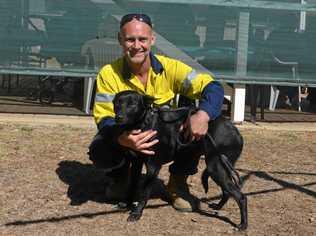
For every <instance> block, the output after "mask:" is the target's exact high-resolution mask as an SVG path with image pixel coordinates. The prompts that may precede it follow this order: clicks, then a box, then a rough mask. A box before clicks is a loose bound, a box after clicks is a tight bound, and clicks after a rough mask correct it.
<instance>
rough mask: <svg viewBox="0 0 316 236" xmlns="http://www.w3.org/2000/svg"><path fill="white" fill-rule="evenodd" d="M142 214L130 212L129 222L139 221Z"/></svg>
mask: <svg viewBox="0 0 316 236" xmlns="http://www.w3.org/2000/svg"><path fill="white" fill-rule="evenodd" d="M141 216H142V215H141V214H139V213H133V212H132V213H130V215H129V217H128V218H127V221H128V222H135V221H138V220H139V219H140V217H141Z"/></svg>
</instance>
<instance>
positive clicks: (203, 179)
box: [201, 169, 210, 193]
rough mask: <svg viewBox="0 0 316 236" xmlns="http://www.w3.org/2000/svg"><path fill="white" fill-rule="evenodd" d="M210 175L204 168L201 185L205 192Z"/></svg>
mask: <svg viewBox="0 0 316 236" xmlns="http://www.w3.org/2000/svg"><path fill="white" fill-rule="evenodd" d="M209 177H210V175H209V173H208V171H207V169H205V170H204V171H203V173H202V177H201V181H202V185H203V188H204V192H205V193H207V192H208V178H209Z"/></svg>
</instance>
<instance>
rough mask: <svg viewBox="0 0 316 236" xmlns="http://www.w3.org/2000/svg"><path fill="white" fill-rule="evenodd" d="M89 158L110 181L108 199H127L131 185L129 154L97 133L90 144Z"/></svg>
mask: <svg viewBox="0 0 316 236" xmlns="http://www.w3.org/2000/svg"><path fill="white" fill-rule="evenodd" d="M88 154H89V159H90V160H91V161H92V162H93V164H94V165H95V166H96V167H97V168H98V169H102V170H104V172H105V175H106V176H107V177H109V179H110V181H109V183H108V185H107V186H106V191H105V196H106V198H107V199H108V200H118V201H125V200H126V199H127V195H128V194H127V191H128V186H129V180H130V178H129V174H130V173H129V171H130V170H129V167H130V160H129V158H128V155H127V154H126V153H125V152H124V151H123V150H121V149H119V148H118V147H115V146H114V145H112V144H111V142H110V141H108V140H106V139H105V138H104V137H103V136H102V135H100V134H97V135H96V136H95V137H94V139H93V141H92V142H91V144H90V146H89V153H88Z"/></svg>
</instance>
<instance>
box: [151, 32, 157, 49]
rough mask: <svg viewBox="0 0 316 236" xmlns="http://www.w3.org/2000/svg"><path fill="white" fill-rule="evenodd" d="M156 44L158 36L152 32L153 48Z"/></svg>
mask: <svg viewBox="0 0 316 236" xmlns="http://www.w3.org/2000/svg"><path fill="white" fill-rule="evenodd" d="M155 43H156V35H155V33H154V32H152V35H151V46H153V45H154V44H155Z"/></svg>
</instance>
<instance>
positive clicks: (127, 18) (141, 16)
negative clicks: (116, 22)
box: [120, 13, 152, 29]
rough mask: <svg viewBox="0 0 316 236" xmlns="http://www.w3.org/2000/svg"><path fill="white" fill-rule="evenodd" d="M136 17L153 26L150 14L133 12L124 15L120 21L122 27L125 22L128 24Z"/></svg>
mask: <svg viewBox="0 0 316 236" xmlns="http://www.w3.org/2000/svg"><path fill="white" fill-rule="evenodd" d="M134 19H136V20H138V21H141V22H144V23H146V24H147V25H149V26H150V27H151V28H152V23H151V19H150V17H149V16H147V15H146V14H138V13H132V14H127V15H125V16H123V17H122V19H121V22H120V29H121V28H122V27H123V26H124V25H125V24H127V23H128V22H131V21H132V20H134Z"/></svg>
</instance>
